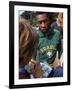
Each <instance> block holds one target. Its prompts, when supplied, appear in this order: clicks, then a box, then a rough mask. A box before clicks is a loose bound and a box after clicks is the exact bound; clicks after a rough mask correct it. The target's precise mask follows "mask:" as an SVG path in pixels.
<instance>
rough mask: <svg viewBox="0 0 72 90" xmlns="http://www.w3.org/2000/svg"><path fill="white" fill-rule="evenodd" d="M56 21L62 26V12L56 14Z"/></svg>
mask: <svg viewBox="0 0 72 90" xmlns="http://www.w3.org/2000/svg"><path fill="white" fill-rule="evenodd" d="M58 21H59V23H60V24H61V26H62V24H63V13H59V14H58Z"/></svg>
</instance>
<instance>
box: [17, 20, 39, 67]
mask: <svg viewBox="0 0 72 90" xmlns="http://www.w3.org/2000/svg"><path fill="white" fill-rule="evenodd" d="M37 42H38V36H37V34H36V32H35V31H34V30H33V29H32V27H31V25H30V24H29V22H28V21H27V20H25V19H23V18H20V19H19V65H20V66H22V65H23V66H24V65H26V64H28V63H29V61H30V60H31V58H32V55H33V52H34V50H35V47H36V46H35V45H36V44H37Z"/></svg>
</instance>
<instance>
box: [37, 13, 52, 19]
mask: <svg viewBox="0 0 72 90" xmlns="http://www.w3.org/2000/svg"><path fill="white" fill-rule="evenodd" d="M40 14H46V15H47V17H48V18H50V15H49V13H48V12H36V15H35V16H37V15H40Z"/></svg>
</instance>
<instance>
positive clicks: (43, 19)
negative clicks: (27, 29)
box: [36, 14, 49, 32]
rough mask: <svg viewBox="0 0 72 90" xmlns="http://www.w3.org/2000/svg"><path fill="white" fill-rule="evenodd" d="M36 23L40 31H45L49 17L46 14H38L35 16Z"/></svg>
mask: <svg viewBox="0 0 72 90" xmlns="http://www.w3.org/2000/svg"><path fill="white" fill-rule="evenodd" d="M36 20H37V25H38V27H39V28H40V30H41V31H42V32H47V30H48V26H49V18H48V17H47V15H46V14H39V15H37V16H36Z"/></svg>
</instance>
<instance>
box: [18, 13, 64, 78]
mask: <svg viewBox="0 0 72 90" xmlns="http://www.w3.org/2000/svg"><path fill="white" fill-rule="evenodd" d="M35 19H36V23H37V29H36V28H35V29H34V28H32V26H31V24H30V22H29V21H28V20H26V19H25V18H23V17H20V18H19V79H27V78H49V77H63V62H61V57H62V56H63V55H62V54H63V13H59V14H58V16H57V19H56V21H55V22H53V23H52V24H50V18H49V16H48V13H45V12H37V13H36V16H35Z"/></svg>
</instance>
